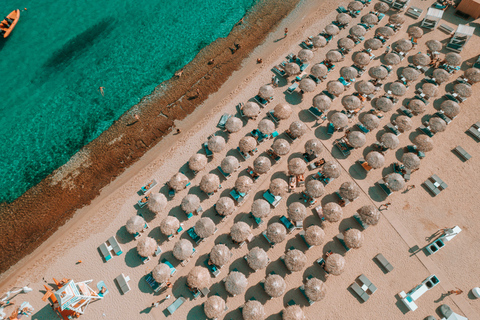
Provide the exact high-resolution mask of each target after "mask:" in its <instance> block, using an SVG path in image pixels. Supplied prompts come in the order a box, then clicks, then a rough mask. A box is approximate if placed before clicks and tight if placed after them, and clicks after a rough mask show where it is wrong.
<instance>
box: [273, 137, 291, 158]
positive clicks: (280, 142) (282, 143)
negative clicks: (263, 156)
mask: <svg viewBox="0 0 480 320" xmlns="http://www.w3.org/2000/svg"><path fill="white" fill-rule="evenodd" d="M272 150H273V152H275V153H276V154H278V155H279V156H284V155H286V154H288V153H289V152H290V143H288V141H287V140H285V139H277V140H275V141H274V142H273V144H272Z"/></svg>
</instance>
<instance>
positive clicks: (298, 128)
mask: <svg viewBox="0 0 480 320" xmlns="http://www.w3.org/2000/svg"><path fill="white" fill-rule="evenodd" d="M288 129H289V130H290V135H291V136H292V137H293V138H300V137H301V136H303V135H304V134H305V132H307V126H306V125H305V123H303V122H302V121H298V120H297V121H293V122H292V123H291V124H290V127H289V128H288Z"/></svg>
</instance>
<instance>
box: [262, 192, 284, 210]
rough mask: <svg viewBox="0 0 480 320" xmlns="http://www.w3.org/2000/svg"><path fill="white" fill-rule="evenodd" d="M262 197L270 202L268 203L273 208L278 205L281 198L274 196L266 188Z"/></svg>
mask: <svg viewBox="0 0 480 320" xmlns="http://www.w3.org/2000/svg"><path fill="white" fill-rule="evenodd" d="M263 198H264V199H265V200H267V202H268V203H270V205H271V206H272V207H274V208H276V207H277V206H278V204H279V203H280V200H282V197H280V196H274V195H273V194H272V193H271V192H270V190H267V191H266V192H265V193H264V194H263Z"/></svg>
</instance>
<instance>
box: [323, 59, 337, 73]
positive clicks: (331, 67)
mask: <svg viewBox="0 0 480 320" xmlns="http://www.w3.org/2000/svg"><path fill="white" fill-rule="evenodd" d="M320 64H324V65H325V66H326V67H327V72H330V71H332V70H333V69H335V65H334V64H329V65H327V64H326V63H325V60H324V61H322V62H320Z"/></svg>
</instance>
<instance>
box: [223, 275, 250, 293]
mask: <svg viewBox="0 0 480 320" xmlns="http://www.w3.org/2000/svg"><path fill="white" fill-rule="evenodd" d="M247 286H248V280H247V277H245V275H244V274H243V273H241V272H238V271H232V272H230V274H229V275H228V276H227V278H226V280H225V289H226V290H227V292H228V293H230V294H231V295H233V296H236V295H238V294H242V293H243V292H245V290H246V289H247Z"/></svg>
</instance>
